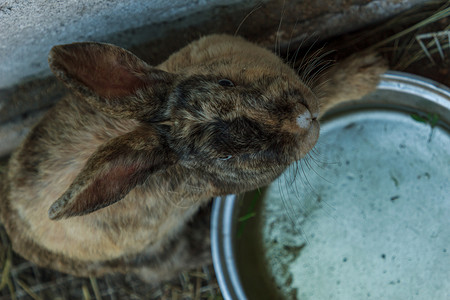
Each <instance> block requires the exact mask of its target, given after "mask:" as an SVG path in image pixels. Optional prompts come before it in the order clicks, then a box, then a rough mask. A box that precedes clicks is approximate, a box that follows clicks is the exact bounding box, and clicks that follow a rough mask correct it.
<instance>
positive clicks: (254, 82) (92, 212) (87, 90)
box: [0, 35, 385, 282]
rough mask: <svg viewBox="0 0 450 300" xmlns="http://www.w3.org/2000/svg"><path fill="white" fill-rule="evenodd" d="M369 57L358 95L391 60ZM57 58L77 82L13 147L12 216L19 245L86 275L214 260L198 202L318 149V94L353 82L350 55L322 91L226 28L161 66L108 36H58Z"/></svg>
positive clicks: (8, 190)
mask: <svg viewBox="0 0 450 300" xmlns="http://www.w3.org/2000/svg"><path fill="white" fill-rule="evenodd" d="M367 61H368V59H367V58H365V61H364V62H362V63H359V64H358V63H356V64H355V63H353V64H354V65H355V66H352V67H351V68H353V69H352V70H348V69H346V70H345V72H346V74H349V72H350V73H351V72H354V74H355V76H356V75H358V76H360V77H361V73H363V74H369V75H367V76H368V77H370V82H369V81H368V80H367V76H366V77H364V76H363V77H364V78H363V79H362V80H361V82H364V87H362V88H360V90H358V91H356V92H355V91H353V94H355V97H357V96H362V95H364V94H366V93H368V92H370V91H371V90H372V89H373V88H374V87H375V86H376V83H377V81H378V79H377V76H378V74H379V73H382V72H383V71H384V70H385V67H384V66H383V64H381V63H380V62H379V61H378V60H377V59H375V58H373V57H372V58H369V63H367ZM49 62H50V67H51V69H52V71H53V72H54V73H55V75H56V76H57V77H58V78H59V79H60V80H62V81H63V82H64V83H65V84H66V85H67V86H68V87H69V88H70V89H71V90H72V91H73V92H74V93H73V94H72V95H70V96H67V97H66V98H64V99H62V100H61V101H60V102H59V103H57V104H56V105H55V106H54V107H53V108H52V109H51V110H50V111H49V112H48V113H47V115H46V116H45V117H44V118H43V119H42V120H41V121H40V122H39V123H38V124H37V125H36V126H35V127H34V128H33V129H32V131H31V132H30V134H29V135H28V137H27V138H26V139H25V141H24V142H23V143H22V145H21V146H20V147H19V148H18V149H17V150H16V151H15V152H14V153H13V155H12V157H11V158H10V161H9V164H8V168H7V172H6V173H5V174H4V177H3V178H2V189H3V191H2V196H1V199H0V200H1V203H0V205H1V206H0V209H1V217H2V221H3V223H4V225H5V228H6V230H7V232H8V235H9V237H10V238H11V241H12V245H13V248H14V250H15V251H16V252H18V253H19V254H21V255H22V256H24V257H25V258H27V259H29V260H31V261H33V262H35V263H37V264H38V265H41V266H44V267H49V268H53V269H56V270H59V271H62V272H67V273H71V274H74V275H78V276H91V275H95V276H99V275H103V274H105V273H110V272H122V273H125V272H135V273H137V274H139V275H141V276H142V277H143V278H144V279H146V280H148V281H153V282H157V281H158V280H163V279H167V278H170V277H171V276H173V275H174V274H176V273H177V272H179V271H180V270H182V269H185V268H188V267H193V266H196V265H199V264H201V263H205V262H207V261H208V260H209V259H210V256H209V236H208V234H207V232H208V226H209V224H208V222H207V221H205V218H203V219H202V218H200V217H198V215H197V216H196V217H195V218H194V220H191V219H192V218H193V216H194V215H196V214H198V211H199V210H201V208H202V207H203V206H204V205H205V204H207V203H208V202H209V201H210V199H211V198H212V197H214V196H218V195H224V194H228V193H239V192H243V191H247V190H251V189H254V188H257V187H260V186H263V185H266V184H268V183H270V182H271V181H272V180H274V179H275V178H276V177H277V176H278V175H279V174H281V173H282V172H283V170H284V169H285V168H286V167H287V166H288V165H289V164H290V163H292V162H293V161H295V160H298V159H301V158H302V157H303V156H305V155H306V154H307V153H308V151H310V150H311V149H312V147H314V145H315V143H316V141H317V138H318V135H319V125H318V121H317V118H318V116H319V106H320V105H321V106H325V107H328V106H330V105H331V104H329V103H333V104H334V103H335V102H339V101H341V100H339V101H335V100H333V99H335V98H336V97H334V98H333V95H341V94H344V93H342V91H340V90H339V91H337V90H336V89H337V87H336V86H335V85H333V84H331V83H330V82H333V80H335V81H337V80H342V77H345V76H344V75H342V72H339V70H341V69H342V68H341V67H340V68H339V69H335V70H334V71H333V70H332V71H331V72H330V75H329V79H330V80H329V81H327V82H326V83H324V86H329V90H330V91H332V93H331V94H330V93H328V94H327V93H326V90H325V92H324V93H325V94H326V97H324V98H323V99H325V100H324V102H323V103H320V102H319V99H318V98H317V97H316V96H315V94H314V93H313V91H312V90H311V88H309V87H308V86H306V85H305V84H304V83H303V82H302V81H301V80H300V79H299V77H298V76H297V74H296V73H295V72H294V71H293V70H292V69H291V68H290V67H289V66H287V65H285V64H284V63H283V62H282V61H281V60H280V59H279V58H278V57H277V56H275V55H274V54H272V53H271V52H270V51H268V50H265V49H263V48H260V47H258V46H256V45H254V44H252V43H249V42H247V41H245V40H243V39H241V38H238V37H231V36H227V35H211V36H207V37H204V38H201V39H200V40H198V41H196V42H193V43H191V44H189V45H188V46H186V47H185V48H183V49H181V50H180V51H178V52H176V53H175V54H173V55H171V56H170V57H169V58H168V59H167V60H166V61H165V62H164V63H162V64H161V65H159V66H157V67H151V66H149V65H147V64H146V63H144V62H143V61H141V60H140V59H138V58H137V57H135V56H134V55H132V54H131V53H129V52H127V51H125V50H123V49H120V48H118V47H115V46H112V45H108V44H97V43H78V44H70V45H62V46H56V47H54V48H53V49H52V51H51V53H50V56H49ZM348 65H351V64H348ZM368 65H369V68H368V69H367V68H366V69H365V70H363V71H361V66H366V67H367V66H368ZM344 69H345V68H344ZM356 73H358V74H356ZM346 76H347V77H346V79H345V80H346V81H348V82H350V83H352V82H353V79H352V78H360V77H357V76H356V77H355V76H353V75H352V76H353V77H352V76H349V75H346ZM348 77H351V78H350V79H348ZM358 80H359V79H358ZM337 98H339V97H337ZM341 98H342V97H341ZM344 98H345V97H344ZM339 99H340V98H339ZM333 101H334V102H333ZM342 101H343V100H342ZM202 213H204V212H202ZM205 214H207V213H205Z"/></svg>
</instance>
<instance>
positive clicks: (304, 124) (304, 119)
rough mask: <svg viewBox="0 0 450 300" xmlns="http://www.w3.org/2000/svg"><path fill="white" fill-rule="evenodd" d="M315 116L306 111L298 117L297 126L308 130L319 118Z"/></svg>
mask: <svg viewBox="0 0 450 300" xmlns="http://www.w3.org/2000/svg"><path fill="white" fill-rule="evenodd" d="M314 115H316V114H314ZM314 115H311V112H310V111H309V110H307V109H306V110H305V111H304V112H303V113H302V114H301V115H300V116H298V117H297V125H298V126H299V127H300V128H303V129H308V128H309V127H310V126H311V122H312V121H313V120H315V119H316V118H317V116H314Z"/></svg>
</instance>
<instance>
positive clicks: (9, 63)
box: [0, 0, 256, 88]
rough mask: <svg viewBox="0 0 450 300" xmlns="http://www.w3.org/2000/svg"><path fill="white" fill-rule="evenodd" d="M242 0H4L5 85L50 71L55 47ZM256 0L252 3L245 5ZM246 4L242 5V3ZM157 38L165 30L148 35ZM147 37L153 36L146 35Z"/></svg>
mask: <svg viewBox="0 0 450 300" xmlns="http://www.w3.org/2000/svg"><path fill="white" fill-rule="evenodd" d="M238 2H240V3H242V2H243V1H240V0H212V1H207V0H197V1H191V0H176V1H163V0H152V1H119V0H112V1H110V0H99V1H90V0H66V1H46V0H34V1H6V2H0V28H1V30H0V31H1V34H0V88H2V87H5V86H9V85H12V84H14V83H17V82H18V81H20V80H23V79H24V78H26V77H29V76H32V75H36V74H39V73H42V74H47V75H48V74H49V71H48V67H47V59H46V57H47V53H48V51H49V50H50V48H51V47H52V46H53V45H56V44H64V43H70V42H74V41H86V40H94V41H105V42H106V41H110V40H111V38H110V37H111V36H113V35H119V34H121V33H123V32H126V31H127V30H129V29H134V28H140V27H143V26H148V25H152V24H160V23H162V22H166V23H170V22H171V21H173V20H176V19H178V18H181V17H184V16H186V15H190V14H195V13H197V12H200V11H206V10H209V9H211V8H212V7H217V6H223V5H232V4H236V3H238ZM255 2H256V1H247V2H246V4H245V5H243V6H248V5H252V4H254V3H255ZM241 5H242V4H241ZM148 34H149V35H152V38H158V37H160V35H161V34H164V32H163V31H162V30H159V31H155V32H151V33H148ZM142 39H143V37H142V36H141V35H140V34H139V33H137V32H135V33H132V32H128V34H126V35H121V36H120V38H115V40H116V42H117V44H119V45H121V46H124V47H129V46H131V45H133V44H139V43H142V42H143V40H142ZM147 40H148V37H147Z"/></svg>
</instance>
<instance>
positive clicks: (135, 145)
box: [48, 126, 176, 220]
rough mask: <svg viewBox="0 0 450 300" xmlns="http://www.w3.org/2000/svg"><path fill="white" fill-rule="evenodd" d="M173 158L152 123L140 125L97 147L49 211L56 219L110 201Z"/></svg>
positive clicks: (168, 164) (77, 214) (161, 168)
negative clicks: (144, 125)
mask: <svg viewBox="0 0 450 300" xmlns="http://www.w3.org/2000/svg"><path fill="white" fill-rule="evenodd" d="M175 161H176V156H175V154H174V153H173V152H172V151H171V150H170V149H168V148H167V147H164V146H163V145H161V143H160V142H159V138H158V135H157V134H156V131H155V130H154V129H153V128H151V127H148V126H147V127H140V128H139V129H136V130H135V131H133V132H131V133H128V134H125V135H122V136H119V137H117V138H114V139H112V140H111V141H110V142H108V143H106V144H105V145H104V146H102V147H100V148H99V150H97V151H96V152H95V153H94V154H93V155H92V156H91V157H90V158H89V160H88V161H87V163H86V165H85V166H84V168H83V169H82V170H81V172H80V173H79V174H78V176H77V177H76V178H75V180H74V181H73V182H72V184H71V185H70V187H69V188H68V189H67V191H66V192H65V193H64V194H63V195H62V196H61V197H60V198H59V199H58V200H57V201H56V202H54V203H53V204H52V205H51V207H50V209H49V211H48V215H49V218H50V219H53V220H57V219H61V218H67V217H72V216H80V215H85V214H88V213H90V212H93V211H95V210H98V209H100V208H102V207H105V206H108V205H111V204H113V203H115V202H117V201H119V200H121V199H122V198H123V197H125V196H126V195H127V194H128V192H129V191H130V190H131V189H133V188H134V187H135V186H136V185H139V184H142V183H143V182H144V181H145V180H146V179H147V178H148V177H149V176H150V175H151V174H154V173H156V172H158V171H160V170H164V169H166V168H167V167H168V166H170V165H173V164H174V163H175Z"/></svg>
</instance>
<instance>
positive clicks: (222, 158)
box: [219, 155, 233, 160]
mask: <svg viewBox="0 0 450 300" xmlns="http://www.w3.org/2000/svg"><path fill="white" fill-rule="evenodd" d="M232 157H233V155H228V156H225V157H220V158H219V160H229V159H230V158H232Z"/></svg>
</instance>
